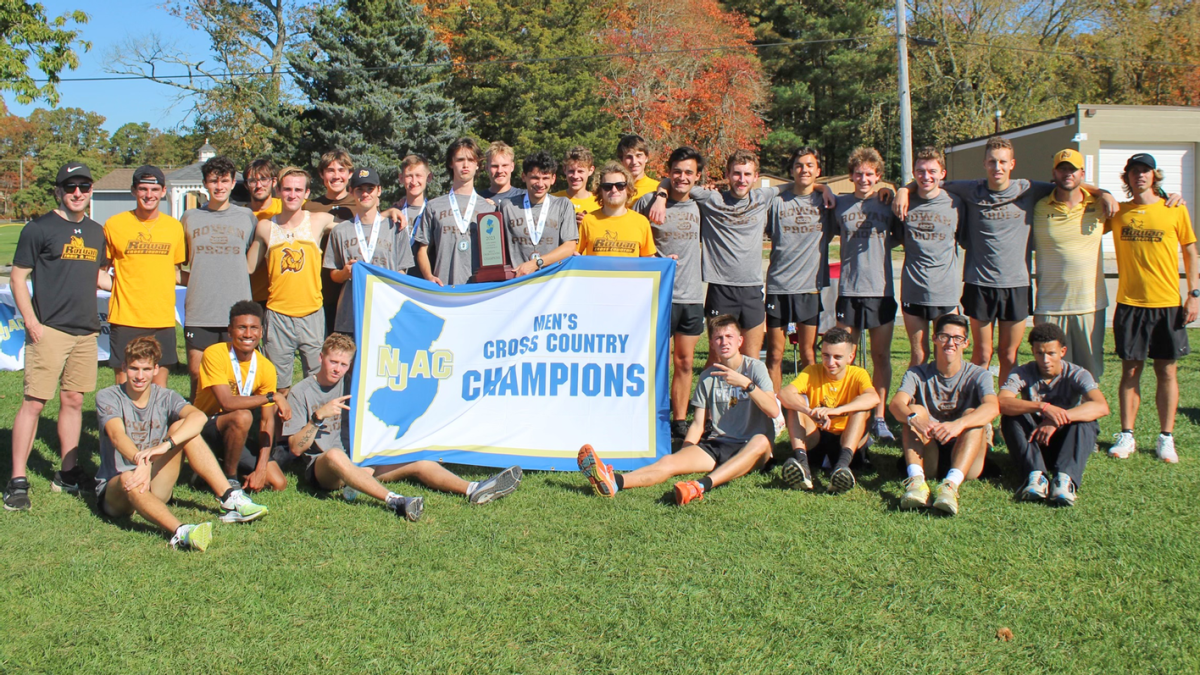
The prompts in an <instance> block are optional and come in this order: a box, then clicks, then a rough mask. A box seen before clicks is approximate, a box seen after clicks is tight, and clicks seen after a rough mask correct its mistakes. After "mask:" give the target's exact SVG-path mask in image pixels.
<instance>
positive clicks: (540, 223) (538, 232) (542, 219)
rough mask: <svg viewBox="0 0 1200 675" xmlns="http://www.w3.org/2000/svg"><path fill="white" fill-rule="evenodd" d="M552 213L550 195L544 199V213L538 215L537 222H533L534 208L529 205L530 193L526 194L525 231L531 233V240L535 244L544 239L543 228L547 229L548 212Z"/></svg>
mask: <svg viewBox="0 0 1200 675" xmlns="http://www.w3.org/2000/svg"><path fill="white" fill-rule="evenodd" d="M547 213H550V195H546V198H545V199H543V200H542V213H541V215H539V216H538V219H537V224H536V225H534V223H533V210H532V207H530V206H529V195H528V194H526V195H525V231H526V232H528V233H529V240H530V241H532V242H533V245H534V246H537V245H538V242H539V241H541V239H542V230H545V229H546V214H547Z"/></svg>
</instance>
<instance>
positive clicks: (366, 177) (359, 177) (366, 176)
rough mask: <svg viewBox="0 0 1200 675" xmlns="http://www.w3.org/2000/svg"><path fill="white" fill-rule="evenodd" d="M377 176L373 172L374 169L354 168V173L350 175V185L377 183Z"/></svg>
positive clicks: (354, 186)
mask: <svg viewBox="0 0 1200 675" xmlns="http://www.w3.org/2000/svg"><path fill="white" fill-rule="evenodd" d="M379 184H380V183H379V176H377V175H376V174H375V170H374V169H355V170H354V175H353V176H351V177H350V187H352V188H356V187H358V186H359V185H379Z"/></svg>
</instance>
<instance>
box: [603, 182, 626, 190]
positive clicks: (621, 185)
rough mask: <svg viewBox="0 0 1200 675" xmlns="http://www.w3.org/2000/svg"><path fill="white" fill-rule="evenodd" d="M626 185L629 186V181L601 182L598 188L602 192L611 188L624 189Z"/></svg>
mask: <svg viewBox="0 0 1200 675" xmlns="http://www.w3.org/2000/svg"><path fill="white" fill-rule="evenodd" d="M627 187H629V183H627V182H626V181H620V182H619V183H601V184H600V190H601V191H602V192H608V191H609V190H612V189H614V188H615V189H617V190H624V189H625V188H627Z"/></svg>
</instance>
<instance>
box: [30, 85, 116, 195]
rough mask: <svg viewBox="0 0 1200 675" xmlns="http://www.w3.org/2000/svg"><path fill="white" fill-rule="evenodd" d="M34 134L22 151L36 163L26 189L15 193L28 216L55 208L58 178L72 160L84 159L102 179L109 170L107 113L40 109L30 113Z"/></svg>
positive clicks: (31, 131)
mask: <svg viewBox="0 0 1200 675" xmlns="http://www.w3.org/2000/svg"><path fill="white" fill-rule="evenodd" d="M28 122H29V127H30V133H29V135H28V139H27V146H26V147H25V148H24V150H23V151H22V152H21V156H23V157H24V158H25V159H26V163H27V164H28V165H30V166H32V169H30V177H31V178H32V180H26V181H25V188H24V189H23V190H19V191H18V192H16V193H14V194H13V198H12V204H13V206H14V208H15V210H16V211H17V213H18V214H20V215H22V216H28V215H32V214H35V213H45V212H46V211H47V210H48V209H51V208H54V203H55V202H54V178H55V176H56V175H57V174H58V169H59V167H61V166H62V165H63V164H66V163H67V162H69V161H82V162H84V163H86V164H87V165H88V168H89V169H91V171H92V177H93V178H95V179H97V180H99V179H100V178H101V177H103V176H104V174H105V173H106V172H107V167H106V163H107V162H106V160H107V155H106V154H105V150H106V149H107V148H108V132H107V131H105V130H104V126H103V125H104V116H103V115H98V114H96V113H93V112H88V111H86V110H82V109H80V108H56V109H54V110H46V109H44V108H38V109H36V110H34V111H33V112H31V113H30V114H29V118H28Z"/></svg>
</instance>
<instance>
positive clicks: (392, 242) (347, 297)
mask: <svg viewBox="0 0 1200 675" xmlns="http://www.w3.org/2000/svg"><path fill="white" fill-rule="evenodd" d="M374 228H375V225H374V223H373V222H366V221H363V223H362V230H363V238H364V239H366V241H365V242H363V245H364V246H367V245H370V242H371V232H372V231H373V230H374ZM380 228H381V229H380V230H379V238H378V240H376V242H375V250H374V251H373V252H372V255H371V261H370V262H371V264H372V265H378V266H379V267H383V268H385V269H389V270H392V271H393V272H400V273H401V274H407V273H408V270H409V268H411V267H412V266H413V265H414V264H415V263H414V262H413V254H412V249H411V248H409V247H408V246H407V245H406V243H405V241H404V240H405V239H406V238H407V237H408V235H407V234H405V233H404V231H403V230H401V229H400V228H399V227H398V226H397V225H396V223H395V222H393V221H392V220H391V219H389V218H384V219H382V221H381V222H380ZM361 260H363V254H362V250H361V248H360V246H359V242H358V233H357V232H356V231H355V229H354V221H353V220H343V221H341V222H340V223H338V224H337V225H334V226H333V230H332V231H331V232H330V233H329V241H327V242H325V256H324V258H323V262H322V263H321V264H322V266H323V267H324V268H325V269H327V270H340V269H342V268H343V267H345V266H346V265H347V264H349V263H356V262H359V261H361ZM341 287H342V291H341V295H339V296H338V305H337V316H336V317H335V318H334V321H333V329H334V330H335V331H337V332H339V333H345V334H347V335H353V334H354V299H353V298H352V297H351V294H352V293H353V291H351V290H350V283H349V282H347V283H343V284H341Z"/></svg>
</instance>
